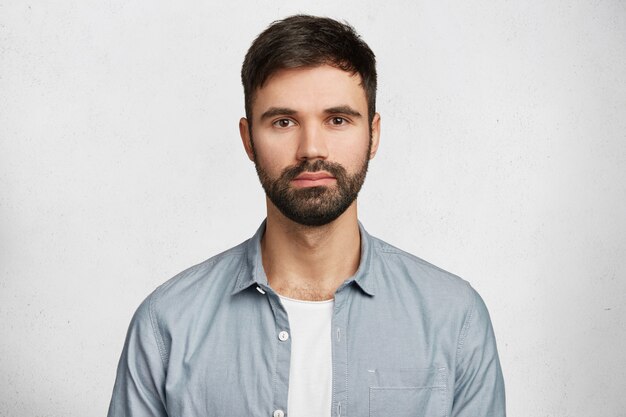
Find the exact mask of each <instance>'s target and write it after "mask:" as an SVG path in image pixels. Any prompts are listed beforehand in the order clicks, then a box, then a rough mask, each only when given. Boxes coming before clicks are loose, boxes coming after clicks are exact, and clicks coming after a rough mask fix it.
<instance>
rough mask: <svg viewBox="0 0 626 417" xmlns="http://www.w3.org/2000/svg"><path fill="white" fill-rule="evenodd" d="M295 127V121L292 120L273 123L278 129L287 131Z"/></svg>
mask: <svg viewBox="0 0 626 417" xmlns="http://www.w3.org/2000/svg"><path fill="white" fill-rule="evenodd" d="M294 125H295V123H294V122H293V120H290V119H278V120H276V121H275V122H274V123H272V126H274V127H278V128H281V129H285V128H287V127H291V126H294Z"/></svg>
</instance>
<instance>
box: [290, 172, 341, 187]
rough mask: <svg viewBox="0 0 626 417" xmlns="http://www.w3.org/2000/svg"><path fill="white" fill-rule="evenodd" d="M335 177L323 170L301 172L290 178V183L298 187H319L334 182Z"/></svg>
mask: <svg viewBox="0 0 626 417" xmlns="http://www.w3.org/2000/svg"><path fill="white" fill-rule="evenodd" d="M336 181H337V179H336V178H335V177H334V176H332V175H331V174H329V173H328V172H325V171H319V172H303V173H302V174H300V175H298V176H297V177H295V178H294V179H293V180H291V183H292V184H293V185H294V186H296V187H299V188H304V187H320V186H325V185H331V184H334V183H335V182H336Z"/></svg>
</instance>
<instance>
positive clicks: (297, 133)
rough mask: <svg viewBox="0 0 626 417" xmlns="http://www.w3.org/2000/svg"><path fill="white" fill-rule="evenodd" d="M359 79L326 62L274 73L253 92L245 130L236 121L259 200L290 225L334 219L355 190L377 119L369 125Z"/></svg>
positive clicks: (373, 148) (350, 201)
mask: <svg viewBox="0 0 626 417" xmlns="http://www.w3.org/2000/svg"><path fill="white" fill-rule="evenodd" d="M360 82H361V78H360V76H359V75H358V74H357V75H352V74H350V73H348V72H346V71H342V70H340V69H337V68H334V67H331V66H328V65H322V66H319V67H313V68H295V69H285V70H281V71H279V72H277V73H275V74H274V75H272V76H271V77H270V78H269V79H268V81H267V82H266V83H265V85H264V86H263V87H262V88H260V89H258V90H257V91H256V94H255V99H254V102H253V104H252V119H253V120H252V129H251V132H250V130H249V125H248V121H247V120H246V119H242V121H241V123H240V133H241V136H242V140H243V142H244V146H245V148H246V151H247V153H248V156H249V157H250V159H252V160H253V161H254V163H255V166H256V170H257V173H258V174H259V179H260V180H261V184H262V185H263V188H264V189H265V193H266V194H267V197H268V198H269V200H270V201H271V203H272V204H273V205H274V206H276V208H278V210H280V212H281V213H282V214H283V215H285V216H286V217H287V218H289V219H291V220H293V221H294V222H296V223H299V224H303V225H308V226H320V225H324V224H327V223H329V222H331V221H333V220H335V219H336V218H337V217H339V216H340V215H341V214H342V213H344V212H345V211H346V209H348V207H350V205H351V204H353V203H354V201H355V199H356V197H357V194H358V192H359V190H360V189H361V186H362V185H363V181H364V180H365V174H366V172H367V166H368V162H369V160H370V159H371V158H372V157H373V156H374V154H375V152H376V149H377V148H378V136H379V123H380V119H379V116H378V114H376V115H375V117H374V120H373V122H372V126H371V127H370V126H369V123H368V114H367V100H366V97H365V91H364V90H363V88H362V87H361V85H360ZM250 134H251V136H250Z"/></svg>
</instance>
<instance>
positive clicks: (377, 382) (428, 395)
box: [368, 368, 447, 417]
mask: <svg viewBox="0 0 626 417" xmlns="http://www.w3.org/2000/svg"><path fill="white" fill-rule="evenodd" d="M368 373H369V378H370V381H369V383H370V384H369V385H370V388H369V408H370V412H369V415H370V417H390V416H393V417H409V416H410V417H416V416H419V417H445V416H446V411H445V410H446V390H447V386H446V378H447V372H446V368H427V369H375V370H370V371H368Z"/></svg>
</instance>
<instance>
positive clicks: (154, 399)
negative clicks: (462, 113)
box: [107, 296, 167, 417]
mask: <svg viewBox="0 0 626 417" xmlns="http://www.w3.org/2000/svg"><path fill="white" fill-rule="evenodd" d="M151 307H152V296H150V297H148V298H147V299H146V300H145V301H144V302H143V303H142V304H141V305H140V306H139V308H138V309H137V311H136V312H135V315H134V316H133V319H132V320H131V323H130V326H129V328H128V333H127V335H126V341H125V343H124V350H123V351H122V356H121V357H120V361H119V365H118V368H117V377H116V379H115V386H114V387H113V395H112V397H111V404H110V405H109V413H108V415H107V416H108V417H131V416H132V417H148V416H150V417H167V411H166V409H165V388H164V387H165V367H164V360H163V356H162V354H161V349H160V348H159V340H160V338H159V336H158V327H157V326H156V321H155V320H154V317H153V312H152V310H151Z"/></svg>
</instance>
